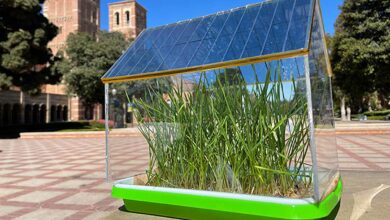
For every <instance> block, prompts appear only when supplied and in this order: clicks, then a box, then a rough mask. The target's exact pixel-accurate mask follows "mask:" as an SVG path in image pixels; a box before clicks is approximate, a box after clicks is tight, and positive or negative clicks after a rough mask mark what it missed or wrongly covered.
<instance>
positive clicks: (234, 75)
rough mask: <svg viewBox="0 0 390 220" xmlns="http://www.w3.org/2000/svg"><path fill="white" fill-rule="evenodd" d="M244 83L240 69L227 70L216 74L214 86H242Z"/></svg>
mask: <svg viewBox="0 0 390 220" xmlns="http://www.w3.org/2000/svg"><path fill="white" fill-rule="evenodd" d="M243 82H245V80H244V76H243V75H242V72H241V70H240V68H226V69H223V70H221V71H219V72H218V73H216V81H215V82H214V86H219V85H222V86H226V85H229V86H231V85H241V84H242V83H243Z"/></svg>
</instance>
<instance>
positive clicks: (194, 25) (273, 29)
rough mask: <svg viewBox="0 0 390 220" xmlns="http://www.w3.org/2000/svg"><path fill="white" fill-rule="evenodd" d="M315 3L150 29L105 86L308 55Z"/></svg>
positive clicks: (295, 2)
mask: <svg viewBox="0 0 390 220" xmlns="http://www.w3.org/2000/svg"><path fill="white" fill-rule="evenodd" d="M313 1H314V0H271V1H265V2H261V3H258V4H253V5H248V6H246V7H241V8H236V9H232V10H229V11H223V12H219V13H216V14H213V15H208V16H204V17H200V18H195V19H191V20H186V21H182V22H178V23H174V24H169V25H164V26H159V27H155V28H149V29H147V30H145V31H143V32H142V33H141V34H140V36H139V37H138V38H137V39H136V40H135V41H134V42H133V43H132V44H131V45H130V47H129V48H128V49H127V51H126V52H125V53H124V54H123V55H122V56H121V57H120V58H119V60H118V61H117V62H116V63H115V64H114V65H113V66H112V67H111V69H110V70H109V71H108V72H107V73H106V74H105V75H104V76H103V81H104V82H110V81H112V80H113V79H128V80H131V79H135V78H142V76H146V75H148V76H154V77H157V76H159V75H164V74H165V75H166V74H168V73H173V72H174V73H181V72H183V73H184V72H188V70H194V69H204V70H205V69H210V68H213V67H215V66H217V65H218V66H223V64H224V63H226V64H228V63H231V62H233V61H237V62H239V61H242V60H246V59H250V58H260V57H264V56H271V55H272V54H281V53H283V52H288V51H297V50H305V49H307V48H308V41H309V26H310V25H311V20H312V19H311V17H312V12H313V7H314V6H313V4H314V3H313ZM199 67H200V68H199Z"/></svg>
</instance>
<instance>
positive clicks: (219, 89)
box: [136, 66, 311, 197]
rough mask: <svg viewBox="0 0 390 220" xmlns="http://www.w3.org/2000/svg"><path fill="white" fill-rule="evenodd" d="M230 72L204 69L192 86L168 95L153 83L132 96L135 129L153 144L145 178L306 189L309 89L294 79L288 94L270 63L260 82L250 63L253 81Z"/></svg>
mask: <svg viewBox="0 0 390 220" xmlns="http://www.w3.org/2000/svg"><path fill="white" fill-rule="evenodd" d="M227 72H228V71H226V70H222V71H220V72H215V74H216V75H215V81H213V82H211V81H210V80H209V78H208V77H209V76H206V74H205V73H201V74H200V78H199V81H198V82H197V83H196V85H194V88H193V91H191V92H188V91H184V90H182V86H176V87H174V88H172V89H171V90H170V91H169V92H168V93H167V95H168V96H169V99H170V100H171V102H170V103H167V102H166V101H165V99H164V98H163V95H162V94H159V93H158V92H157V91H154V90H151V91H150V93H149V97H150V98H149V100H151V101H142V100H136V104H137V105H138V107H139V109H140V111H139V112H138V114H137V120H138V122H139V124H140V126H139V129H140V131H141V132H142V134H143V135H144V137H145V138H146V140H147V142H148V144H149V150H150V163H149V169H148V171H147V174H148V184H149V185H152V186H163V187H175V188H187V189H198V190H209V191H223V192H234V193H245V194H255V195H273V196H283V197H304V196H306V195H307V194H308V193H309V191H310V190H311V189H310V188H311V172H310V168H308V166H307V165H305V163H304V160H305V158H306V154H307V152H308V148H309V137H308V130H309V129H308V123H307V121H308V120H307V115H308V114H307V103H306V96H305V95H304V94H300V93H299V91H298V89H296V88H295V84H296V83H295V82H293V84H294V94H295V96H294V98H293V99H292V100H287V99H286V98H285V97H284V94H285V92H284V88H283V82H282V81H281V76H280V74H279V72H280V70H279V69H278V70H275V71H268V72H267V73H266V75H267V77H266V80H265V82H262V83H260V81H259V80H258V79H257V76H258V74H257V72H256V69H255V67H254V66H253V73H254V76H255V77H256V80H255V83H254V84H252V85H251V89H248V85H247V84H246V82H245V80H244V79H243V77H242V76H241V75H240V74H237V73H236V74H234V75H232V74H228V73H227ZM263 74H264V73H263ZM271 75H273V79H276V80H275V81H271ZM232 77H233V79H232ZM229 82H230V83H229ZM144 100H146V99H144ZM291 124H293V125H294V126H292V127H290V126H289V125H291Z"/></svg>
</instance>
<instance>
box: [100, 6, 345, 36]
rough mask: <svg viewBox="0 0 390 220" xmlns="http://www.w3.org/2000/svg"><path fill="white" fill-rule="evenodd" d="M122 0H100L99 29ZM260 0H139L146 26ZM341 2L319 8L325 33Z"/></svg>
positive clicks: (331, 25)
mask: <svg viewBox="0 0 390 220" xmlns="http://www.w3.org/2000/svg"><path fill="white" fill-rule="evenodd" d="M119 1H123V0H100V9H101V10H100V11H101V12H100V13H101V18H100V21H101V27H100V28H101V29H103V30H108V3H112V2H119ZM261 1H262V0H138V3H140V4H141V5H143V6H144V7H145V8H146V9H147V10H148V14H147V27H148V28H149V27H155V26H160V25H164V24H170V23H175V22H178V21H182V20H186V19H191V18H196V17H200V16H204V15H209V14H213V13H215V12H218V11H224V10H229V9H232V8H237V7H241V6H245V5H247V4H253V3H257V2H261ZM341 4H342V0H322V1H321V8H322V14H323V17H324V24H325V31H326V32H327V33H330V34H333V33H334V23H335V21H336V18H337V16H338V15H339V13H340V11H339V6H340V5H341Z"/></svg>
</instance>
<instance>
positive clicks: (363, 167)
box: [0, 133, 390, 220]
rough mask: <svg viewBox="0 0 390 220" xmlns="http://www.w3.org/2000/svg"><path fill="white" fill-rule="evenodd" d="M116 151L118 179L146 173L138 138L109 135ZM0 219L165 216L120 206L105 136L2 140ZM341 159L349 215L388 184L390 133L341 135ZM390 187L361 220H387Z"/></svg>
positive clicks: (341, 216)
mask: <svg viewBox="0 0 390 220" xmlns="http://www.w3.org/2000/svg"><path fill="white" fill-rule="evenodd" d="M110 141H111V146H112V148H114V149H116V151H115V152H119V154H118V155H116V156H115V157H114V158H113V159H112V161H111V162H112V167H111V170H112V174H113V175H114V176H115V177H118V178H120V177H121V176H123V177H124V176H126V175H134V174H137V173H142V172H144V170H145V168H146V166H147V158H148V150H147V146H146V142H145V140H144V139H143V138H142V137H140V136H131V137H121V136H117V137H115V138H112V139H110ZM0 151H1V152H0V219H1V220H3V219H4V220H7V219H39V220H41V219H45V220H46V219H151V220H152V219H164V218H160V217H154V216H147V215H140V214H133V213H129V212H124V211H121V210H120V209H119V208H120V207H121V206H122V205H123V203H122V201H120V200H116V199H113V198H111V196H110V191H111V190H110V188H111V185H110V184H108V183H106V182H105V180H104V177H105V173H104V171H105V147H104V139H103V138H98V137H94V138H70V137H69V138H62V139H61V138H54V139H53V138H42V139H13V140H0ZM337 151H338V158H339V168H340V170H341V174H342V178H343V181H344V185H345V189H344V195H343V198H342V203H341V204H342V205H341V208H340V212H339V216H338V218H337V219H350V216H351V212H352V210H353V206H354V205H356V204H359V203H362V202H363V201H365V199H361V201H360V200H359V198H361V197H357V198H358V199H357V201H355V200H354V194H355V196H356V195H360V194H359V192H361V191H365V190H369V189H372V188H374V187H378V186H379V185H380V184H387V185H390V135H387V134H364V133H362V134H343V135H339V137H338V145H337ZM388 216H390V189H386V190H384V191H382V192H381V193H380V194H378V195H377V196H376V197H375V198H374V199H373V201H372V208H371V209H369V210H368V212H366V213H364V214H363V216H362V217H361V219H375V220H377V219H379V220H380V219H389V218H388Z"/></svg>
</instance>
